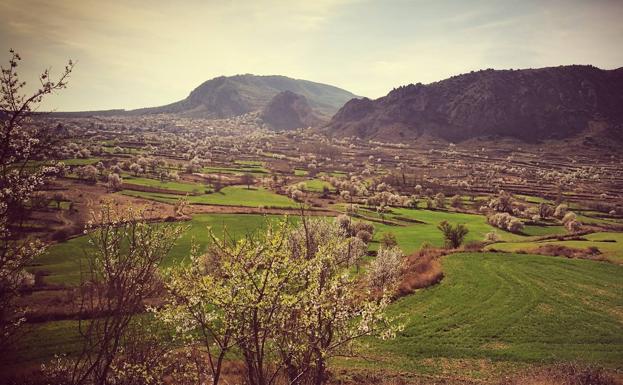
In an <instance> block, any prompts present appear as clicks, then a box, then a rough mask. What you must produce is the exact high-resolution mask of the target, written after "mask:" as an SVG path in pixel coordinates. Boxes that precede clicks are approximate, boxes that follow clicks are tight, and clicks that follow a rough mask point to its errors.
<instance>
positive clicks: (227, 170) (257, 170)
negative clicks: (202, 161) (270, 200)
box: [201, 165, 270, 174]
mask: <svg viewBox="0 0 623 385" xmlns="http://www.w3.org/2000/svg"><path fill="white" fill-rule="evenodd" d="M242 166H243V167H204V168H202V169H201V172H203V173H206V174H209V173H215V174H245V173H249V174H268V173H269V172H270V171H268V169H266V168H264V167H261V166H253V165H248V166H244V165H242Z"/></svg>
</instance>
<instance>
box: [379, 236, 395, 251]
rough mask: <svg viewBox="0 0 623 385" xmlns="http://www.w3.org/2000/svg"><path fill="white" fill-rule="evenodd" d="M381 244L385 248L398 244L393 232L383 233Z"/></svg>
mask: <svg viewBox="0 0 623 385" xmlns="http://www.w3.org/2000/svg"><path fill="white" fill-rule="evenodd" d="M381 246H383V247H385V248H386V249H391V248H393V247H396V246H398V241H396V236H395V235H394V233H385V234H383V236H382V237H381Z"/></svg>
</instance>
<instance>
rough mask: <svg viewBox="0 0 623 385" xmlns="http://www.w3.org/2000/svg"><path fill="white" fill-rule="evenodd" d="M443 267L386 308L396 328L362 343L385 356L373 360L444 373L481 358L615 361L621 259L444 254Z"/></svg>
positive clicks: (619, 355) (621, 304)
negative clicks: (388, 336)
mask: <svg viewBox="0 0 623 385" xmlns="http://www.w3.org/2000/svg"><path fill="white" fill-rule="evenodd" d="M443 269H444V273H445V278H444V279H443V281H442V282H441V284H439V285H437V286H435V287H433V288H430V289H426V290H422V291H420V292H417V293H416V294H414V295H411V296H408V297H405V298H403V299H401V300H399V301H398V302H396V303H395V304H393V305H392V306H391V313H392V314H393V315H401V314H402V315H404V317H405V318H404V321H403V322H404V323H405V330H404V331H403V332H401V333H400V334H399V336H398V337H397V338H396V339H395V340H392V341H388V342H383V343H379V342H373V341H371V344H372V345H371V349H370V350H371V354H373V355H374V356H381V355H383V356H385V355H386V354H387V356H385V359H383V362H382V363H381V364H380V365H381V366H383V367H387V366H392V367H396V368H398V369H405V370H413V369H417V370H419V371H427V370H431V371H444V370H449V371H450V373H452V369H453V366H452V365H454V364H455V365H461V362H460V360H482V359H487V360H491V361H493V362H496V361H499V362H515V363H521V362H552V361H559V360H560V361H566V360H580V361H585V362H591V363H597V364H600V365H607V366H613V367H619V368H621V367H623V318H622V314H623V280H621V277H622V276H623V267H621V266H617V265H613V264H608V263H601V262H593V261H585V260H568V259H564V258H556V257H545V256H531V255H511V254H491V253H489V254H458V255H451V256H448V257H444V260H443ZM431 358H433V359H435V360H432V362H430V361H431V360H428V359H431ZM445 359H449V360H450V361H449V362H448V361H445ZM453 362H454V364H453ZM426 363H429V364H431V365H433V367H428V369H426V368H425V366H426V365H425V364H426ZM444 363H445V364H446V365H447V366H446V367H443V368H442V367H438V368H435V365H440V366H441V365H442V364H444ZM480 364H482V362H480ZM454 369H455V370H456V369H458V368H457V367H454ZM480 369H481V370H482V369H483V368H480Z"/></svg>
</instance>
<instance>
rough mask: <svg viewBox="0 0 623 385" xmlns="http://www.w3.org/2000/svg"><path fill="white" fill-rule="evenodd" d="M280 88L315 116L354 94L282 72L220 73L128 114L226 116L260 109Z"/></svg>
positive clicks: (331, 110)
mask: <svg viewBox="0 0 623 385" xmlns="http://www.w3.org/2000/svg"><path fill="white" fill-rule="evenodd" d="M283 91H291V92H294V93H296V94H298V95H302V96H304V97H305V98H306V99H307V101H308V102H309V105H310V107H311V108H312V110H313V111H314V112H315V113H316V114H318V115H319V116H325V117H326V118H329V117H331V116H332V115H333V114H334V113H335V112H336V111H337V110H338V109H339V108H341V107H342V106H343V105H344V103H346V102H347V101H348V100H350V99H352V98H356V97H357V96H356V95H354V94H352V93H350V92H348V91H346V90H343V89H340V88H337V87H334V86H330V85H327V84H321V83H314V82H310V81H307V80H299V79H292V78H288V77H285V76H256V75H248V74H247V75H236V76H229V77H226V76H220V77H217V78H214V79H211V80H208V81H206V82H204V83H203V84H201V85H200V86H199V87H197V88H195V89H194V90H193V91H192V92H191V93H190V95H188V97H187V98H186V99H184V100H181V101H179V102H175V103H172V104H169V105H166V106H161V107H152V108H141V109H138V110H133V111H131V113H132V114H157V113H175V114H181V115H184V116H189V117H201V118H227V117H232V116H237V115H242V114H245V113H248V112H253V111H260V110H262V109H263V108H264V107H266V106H267V105H268V103H269V102H270V101H271V99H272V98H273V97H274V96H275V95H277V94H279V93H280V92H283Z"/></svg>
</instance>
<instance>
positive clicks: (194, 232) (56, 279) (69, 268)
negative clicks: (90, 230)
mask: <svg viewBox="0 0 623 385" xmlns="http://www.w3.org/2000/svg"><path fill="white" fill-rule="evenodd" d="M278 218H280V216H263V215H243V214H203V215H195V216H194V217H193V219H192V220H191V221H188V222H184V223H181V224H178V225H179V226H188V230H187V231H186V232H184V234H183V235H182V237H181V238H180V239H179V240H178V242H177V243H176V245H175V247H173V249H172V250H171V252H170V253H169V255H168V256H167V258H165V260H164V263H163V265H164V266H165V267H166V266H173V265H176V264H178V263H180V261H181V260H182V259H183V258H185V257H186V256H188V254H189V251H190V247H191V242H193V241H194V242H196V243H197V244H199V245H200V246H201V247H205V246H206V245H207V244H208V242H209V239H208V237H207V227H208V226H209V227H211V228H212V230H213V231H214V232H215V233H216V234H217V235H218V234H222V231H223V229H226V230H227V233H228V234H229V235H230V236H232V237H234V238H236V237H238V236H241V235H245V234H251V233H253V232H255V231H257V229H259V228H261V227H262V226H264V225H265V224H266V223H267V221H273V220H276V219H278ZM89 247H90V246H89V243H88V237H87V236H82V237H78V238H73V239H70V240H69V241H67V242H63V243H59V244H56V245H52V246H50V248H49V249H48V250H47V252H46V253H45V254H44V255H42V256H41V257H39V258H38V259H37V260H36V261H35V264H36V265H35V266H34V267H33V268H31V269H30V270H31V271H37V270H44V271H46V272H48V273H49V274H50V275H49V276H47V277H46V281H47V282H50V283H62V284H76V283H78V282H79V281H80V262H81V260H83V257H84V255H85V252H87V251H88V250H89Z"/></svg>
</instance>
